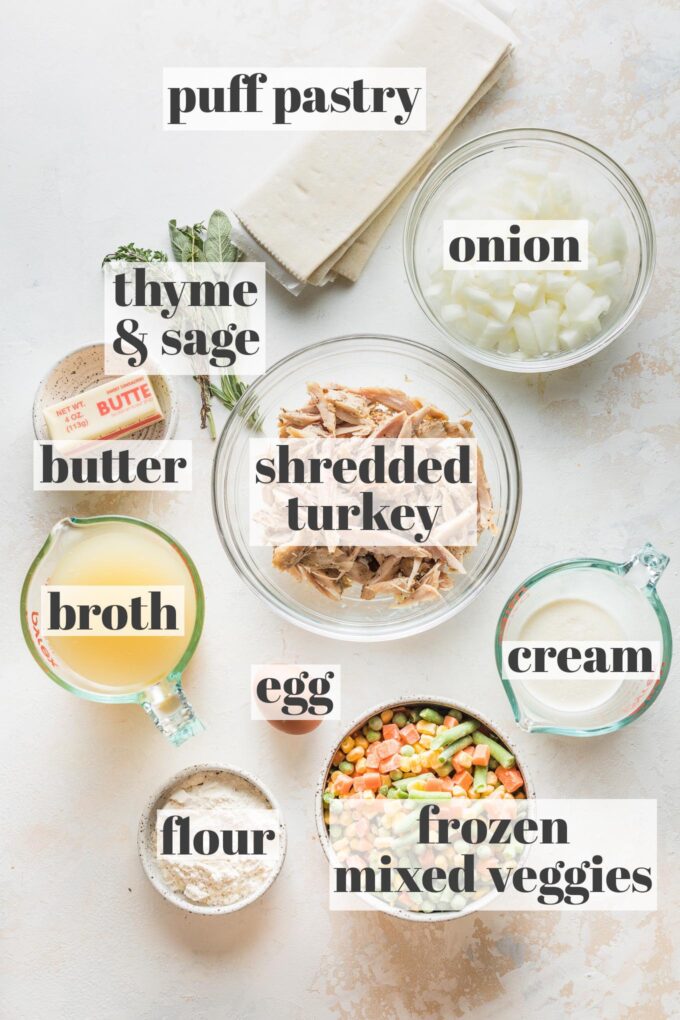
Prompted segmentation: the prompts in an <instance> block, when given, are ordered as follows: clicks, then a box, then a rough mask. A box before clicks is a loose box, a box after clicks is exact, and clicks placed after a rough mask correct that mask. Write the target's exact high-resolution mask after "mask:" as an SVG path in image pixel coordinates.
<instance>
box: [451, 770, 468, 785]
mask: <svg viewBox="0 0 680 1020" xmlns="http://www.w3.org/2000/svg"><path fill="white" fill-rule="evenodd" d="M453 785H454V786H460V787H462V789H463V790H469V789H470V787H471V786H472V773H470V772H466V771H465V769H462V770H461V771H460V772H456V774H455V776H454V777H453Z"/></svg>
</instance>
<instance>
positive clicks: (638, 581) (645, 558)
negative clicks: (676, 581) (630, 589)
mask: <svg viewBox="0 0 680 1020" xmlns="http://www.w3.org/2000/svg"><path fill="white" fill-rule="evenodd" d="M669 562H670V558H669V557H668V556H666V554H665V553H662V552H659V550H658V549H655V548H654V546H653V545H652V543H651V542H645V544H644V545H643V547H642V549H640V550H639V551H638V552H636V553H635V554H634V555H633V556H632V557H631V559H630V560H628V562H627V563H624V564H623V573H624V574H627V575H628V577H629V580H630V581H632V583H633V584H634V585H635V587H636V588H656V586H657V584H658V583H659V578H660V577H661V575H662V574H663V572H664V570H665V569H666V567H667V566H668V564H669Z"/></svg>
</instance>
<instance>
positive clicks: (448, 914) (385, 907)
mask: <svg viewBox="0 0 680 1020" xmlns="http://www.w3.org/2000/svg"><path fill="white" fill-rule="evenodd" d="M411 705H421V706H422V705H439V706H441V707H442V708H452V709H456V710H458V711H460V712H462V713H463V715H467V716H469V717H470V718H471V719H477V720H478V722H480V723H481V724H482V726H484V727H486V729H488V730H489V731H490V732H491V733H492V734H494V736H497V737H498V738H499V739H500V740H501V741H502V743H503V744H505V746H506V747H508V748H509V749H510V750H511V751H512V753H513V754H514V755H515V758H516V760H517V767H518V769H519V770H520V772H521V773H522V776H523V778H524V789H525V790H526V795H527V797H530V798H534V797H535V796H536V793H535V790H534V784H533V782H532V780H531V776H530V775H529V773H528V772H527V768H526V765H524V764H523V762H522V761H521V758H520V755H519V754H518V753H517V748H516V747H515V745H514V743H513V742H512V740H509V739H508V737H507V736H506V734H505V733H504V732H503V731H502V730H500V729H499V728H498V726H497V725H496V724H495V723H493V722H491V721H490V720H489V719H487V718H486V716H484V715H482V714H481V712H478V711H477V710H476V709H472V708H469V707H468V706H467V705H463V704H461V702H460V701H451V699H450V698H442V697H438V696H437V695H428V696H427V697H422V696H421V697H418V696H414V695H412V694H409V695H407V696H406V697H403V698H390V700H389V701H383V702H381V704H379V705H374V706H373V708H371V709H370V710H369V711H368V712H364V713H363V714H362V715H360V716H358V717H357V718H356V719H355V720H354V722H353V723H352V724H351V725H350V726H348V727H347V729H346V731H345V732H344V733H343V735H342V737H341V738H340V740H337V741H335V742H334V743H333V746H332V747H331V749H330V751H329V753H328V755H327V757H326V760H325V762H324V766H323V769H322V770H321V775H320V776H319V781H318V783H317V787H316V794H315V801H316V805H315V814H316V827H317V831H318V833H319V839H320V840H321V846H322V848H323V852H324V853H325V855H326V857H327V858H328V863H329V864H330V863H331V841H330V839H329V836H328V829H327V828H326V823H325V822H324V819H323V800H322V796H323V792H324V790H325V789H326V780H327V779H328V775H329V773H330V771H331V768H332V764H331V763H332V760H333V755H334V754H335V752H336V751H337V750H338V748H339V747H340V744H341V743H342V741H343V740H344V739H345V737H346V736H349V735H350V734H352V733H354V731H355V730H357V729H359V728H360V727H361V726H363V725H364V724H365V723H367V722H368V720H369V719H370V718H371V717H372V716H374V715H380V713H381V712H385V711H386V710H387V709H396V708H400V707H401V706H406V707H407V708H408V707H409V706H411ZM358 895H360V896H361V897H362V898H363V899H365V900H366V901H367V902H368V903H370V908H371V909H374V910H378V911H380V912H381V913H384V914H391V915H392V917H399V918H401V919H402V920H404V921H427V922H429V923H436V922H439V921H455V920H456V919H457V918H459V917H466V916H467V915H468V914H473V913H475V911H477V910H479V908H480V905H481V904H485V903H487V902H489V901H490V900H492V899H495V898H496V896H497V895H498V893H496V892H491V893H488V894H487V895H486V896H485V897H483V899H481V900H479V901H477V902H473V903H470V904H469V905H468V906H466V907H463V909H462V910H441V911H437V912H433V913H431V914H428V913H425V912H418V911H417V910H406V909H405V908H404V907H395V906H393V905H391V904H387V903H385V902H384V901H381V900H378V899H374V898H373V897H371V896H370V895H369V894H358Z"/></svg>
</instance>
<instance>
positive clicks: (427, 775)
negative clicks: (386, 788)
mask: <svg viewBox="0 0 680 1020" xmlns="http://www.w3.org/2000/svg"><path fill="white" fill-rule="evenodd" d="M434 778H435V776H434V772H421V773H420V775H419V776H405V777H404V779H397V780H396V782H395V784H394V785H395V786H396V787H397V789H398V790H403V789H408V787H409V786H410V785H411V783H418V782H420V780H421V779H434Z"/></svg>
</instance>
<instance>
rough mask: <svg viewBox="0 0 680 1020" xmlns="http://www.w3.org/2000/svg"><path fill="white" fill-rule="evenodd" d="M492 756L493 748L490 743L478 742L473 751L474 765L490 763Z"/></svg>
mask: <svg viewBox="0 0 680 1020" xmlns="http://www.w3.org/2000/svg"><path fill="white" fill-rule="evenodd" d="M490 757H491V748H490V747H489V745H488V744H477V746H476V747H475V749H474V751H473V752H472V764H473V765H488V764H489V758H490Z"/></svg>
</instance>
